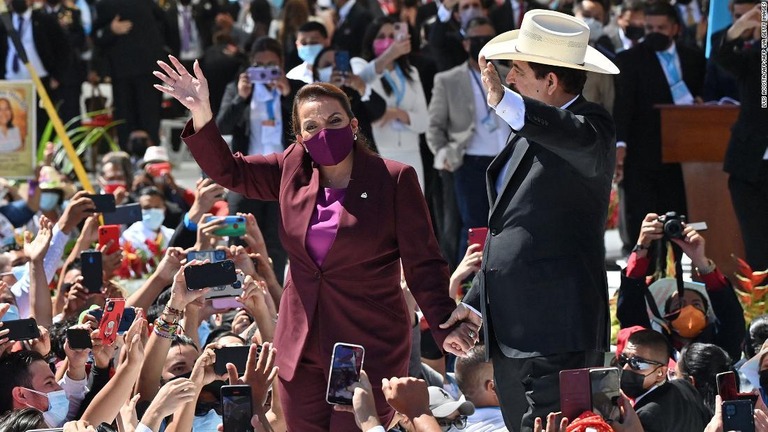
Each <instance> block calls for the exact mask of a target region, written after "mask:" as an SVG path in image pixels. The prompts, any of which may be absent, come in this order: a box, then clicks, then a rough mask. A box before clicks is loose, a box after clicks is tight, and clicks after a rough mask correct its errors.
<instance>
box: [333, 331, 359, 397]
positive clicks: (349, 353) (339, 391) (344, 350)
mask: <svg viewBox="0 0 768 432" xmlns="http://www.w3.org/2000/svg"><path fill="white" fill-rule="evenodd" d="M364 356H365V348H363V347H362V346H360V345H353V344H345V343H337V344H336V345H334V346H333V357H331V373H330V374H329V377H328V390H327V392H326V396H325V400H327V401H328V403H330V404H334V405H352V395H353V393H352V391H350V389H349V386H351V385H352V384H354V383H356V382H358V381H360V371H361V370H362V369H363V357H364Z"/></svg>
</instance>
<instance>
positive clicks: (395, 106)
mask: <svg viewBox="0 0 768 432" xmlns="http://www.w3.org/2000/svg"><path fill="white" fill-rule="evenodd" d="M707 7H708V5H707V4H706V3H704V4H702V2H701V1H700V0H687V1H684V0H676V1H673V2H672V3H671V4H670V3H668V2H667V1H666V0H644V1H642V0H624V1H623V2H619V3H618V4H614V3H612V2H610V1H608V0H566V1H552V2H550V1H547V0H524V1H523V0H521V1H517V0H497V1H485V0H444V1H442V2H439V1H423V2H419V1H416V0H402V1H392V0H379V1H374V0H311V1H310V0H287V1H285V2H283V1H282V0H241V1H239V2H232V1H221V0H93V1H87V0H78V1H76V2H75V1H73V0H44V1H39V0H11V1H10V2H9V9H10V16H11V24H12V25H13V27H14V29H15V30H16V31H17V32H18V33H19V35H20V36H21V41H22V43H23V44H24V47H25V49H26V51H27V54H28V56H29V59H30V63H31V64H32V65H33V66H34V67H35V69H36V70H37V73H38V74H39V75H40V77H41V78H42V81H43V84H44V85H45V86H46V88H47V90H48V91H49V92H50V94H51V96H52V98H53V100H54V103H55V104H56V105H57V107H58V111H59V114H60V115H61V117H62V119H63V120H64V121H65V122H66V121H68V120H70V119H73V118H74V117H76V116H77V115H78V114H79V113H80V99H81V97H82V96H92V95H82V91H83V88H86V87H87V86H86V87H83V85H82V84H83V83H84V82H90V83H91V84H92V85H95V84H98V83H108V84H109V85H111V88H112V90H113V96H114V111H113V114H114V117H115V118H116V119H120V120H124V122H123V123H121V124H120V125H119V126H118V127H117V128H118V129H117V135H118V143H119V145H120V147H121V151H112V152H109V153H106V154H103V155H99V161H98V163H97V164H96V172H95V173H93V174H94V176H95V179H96V182H95V184H96V186H97V189H98V190H97V191H96V192H97V193H98V194H107V195H112V196H113V197H114V201H115V204H116V206H117V207H116V208H115V209H114V210H113V209H106V210H105V209H103V208H101V203H100V200H99V199H98V198H97V197H94V196H93V195H90V194H88V193H87V192H86V191H84V190H81V189H82V187H80V185H78V183H77V182H76V181H75V179H74V178H69V177H68V176H65V175H62V174H61V173H60V168H61V167H57V166H56V164H55V163H54V158H53V155H54V153H55V148H54V147H53V145H51V144H48V145H46V146H45V147H44V148H43V149H42V151H41V152H40V155H41V156H42V157H41V159H40V161H39V166H37V168H36V170H35V176H34V178H30V179H26V180H24V179H21V180H20V179H7V178H3V173H0V246H2V252H1V253H0V376H2V377H3V379H2V380H0V432H4V431H8V432H11V431H26V430H30V429H45V428H63V430H64V431H86V430H94V431H95V430H99V431H102V430H105V431H106V430H122V431H142V432H146V431H163V430H178V431H194V432H207V431H216V430H222V429H223V430H224V431H225V432H228V431H230V430H233V431H234V430H257V431H301V432H304V431H329V430H330V431H354V430H363V431H369V432H383V431H390V430H392V431H398V430H400V431H439V430H442V431H448V430H450V431H454V430H466V431H505V430H511V431H512V430H514V431H526V432H529V431H537V432H538V431H547V432H564V431H587V430H598V431H610V430H613V431H633V432H634V431H665V432H666V431H686V432H687V431H695V432H701V431H708V432H715V431H724V430H727V429H724V427H727V421H726V423H725V424H726V426H724V419H727V418H728V417H729V416H730V415H731V414H727V415H726V414H724V413H723V408H722V407H723V399H722V398H721V396H720V395H719V394H718V393H719V392H718V382H719V381H718V374H722V373H725V372H734V373H735V374H734V376H735V383H736V386H737V387H736V388H737V391H738V392H739V395H740V397H741V398H743V399H745V400H750V401H752V405H750V406H751V408H750V413H749V416H748V417H749V419H751V421H752V422H753V423H754V427H755V430H758V431H768V407H766V403H767V402H768V357H765V354H767V353H768V344H766V345H764V343H765V342H766V339H768V316H767V315H763V316H758V317H755V318H754V319H752V320H751V321H749V322H747V321H745V314H744V309H743V307H742V304H741V303H740V302H739V299H738V298H737V295H736V293H735V291H734V287H733V283H732V281H731V280H730V279H729V278H728V277H727V275H725V274H723V273H722V272H721V271H720V270H719V269H718V267H717V264H716V263H715V262H713V261H712V260H711V259H710V258H709V257H708V255H707V251H706V242H705V239H704V237H703V235H702V233H700V232H697V231H696V230H695V229H694V227H693V226H687V225H686V224H685V222H684V220H683V221H682V222H681V224H680V229H679V231H678V232H674V233H671V232H670V231H669V230H668V227H667V224H666V222H667V221H668V220H670V219H672V220H673V222H674V220H676V219H675V218H676V217H677V216H676V215H684V214H686V212H687V208H686V207H687V206H686V197H685V184H684V181H683V177H682V171H681V167H680V165H679V164H670V163H664V162H663V161H662V157H661V143H660V140H661V131H660V129H661V126H660V122H659V113H658V109H657V108H656V106H657V105H658V104H681V105H682V104H694V103H703V102H708V101H711V100H720V99H721V98H723V97H726V96H727V97H729V98H732V99H734V100H741V101H742V105H741V110H740V114H739V118H738V120H737V122H736V124H735V126H734V128H733V131H732V138H731V142H730V143H729V147H728V151H727V154H726V162H725V168H724V169H725V170H726V172H728V174H729V175H730V178H729V189H730V191H731V195H732V201H733V206H734V208H735V210H736V215H737V218H738V221H739V227H740V229H741V236H742V237H743V238H744V242H745V246H746V254H747V256H746V258H747V261H748V262H749V263H750V264H752V266H753V267H754V268H757V269H763V268H765V267H768V246H767V245H768V224H767V223H766V222H765V221H767V220H768V139H766V136H768V134H766V132H765V129H764V128H765V127H768V126H766V125H768V116H767V115H766V113H768V111H766V110H760V108H759V106H758V103H759V101H758V100H757V95H758V93H759V89H758V88H757V85H758V83H759V79H758V75H757V70H758V68H759V63H758V62H759V54H758V52H759V47H760V39H759V38H760V22H761V21H760V20H761V14H760V9H759V5H758V4H757V3H756V2H755V1H754V0H731V2H730V4H729V7H730V12H731V14H732V21H733V22H732V24H731V25H730V26H729V27H727V28H726V29H723V30H722V31H720V32H718V33H716V34H715V35H714V37H713V38H712V39H711V40H708V39H707V38H706V33H707V32H706V26H707ZM0 40H4V41H6V40H7V41H8V43H6V44H0V53H2V54H4V58H3V63H2V64H3V67H2V69H0V70H1V71H2V73H3V78H5V79H7V80H17V79H28V78H29V75H28V72H27V71H26V70H25V69H24V68H23V67H21V68H20V67H19V59H18V53H17V52H16V49H15V48H14V46H13V44H12V43H10V38H9V37H8V36H7V29H5V28H0ZM707 47H709V48H710V49H711V52H712V54H711V56H710V58H709V59H706V58H705V57H704V54H703V49H704V48H707ZM3 101H6V100H5V99H2V98H0V113H4V112H5V114H4V115H5V117H4V120H2V122H3V124H2V125H0V126H2V128H4V129H5V132H4V134H5V136H6V137H7V136H8V135H9V134H11V133H12V132H13V130H14V129H15V126H14V124H13V122H12V120H13V113H12V112H10V111H11V110H9V109H5V110H4V109H3V107H2V102H3ZM6 102H7V101H6ZM6 105H8V106H10V105H9V104H6ZM189 116H191V120H190V121H189V122H188V123H187V124H186V126H185V128H184V129H183V131H182V133H181V140H182V141H183V144H182V145H183V146H186V148H188V149H189V152H190V153H191V155H192V156H193V157H194V159H195V161H196V163H197V165H198V166H199V167H200V170H201V171H202V176H201V178H200V179H198V180H197V182H196V184H195V186H194V187H193V188H186V187H184V186H182V185H179V184H178V183H177V181H176V179H175V176H177V174H178V173H175V172H174V170H176V169H178V167H177V166H174V164H173V162H174V161H173V160H172V157H170V156H169V150H170V148H169V147H170V144H169V143H162V144H163V145H159V144H161V140H160V122H161V119H162V118H177V117H189ZM37 122H38V123H37V128H38V130H39V131H42V130H43V129H44V128H45V124H46V122H47V116H46V115H45V114H44V112H43V111H42V110H40V113H39V115H38V116H37ZM0 132H2V131H0ZM3 139H6V138H3ZM8 139H10V138H8ZM612 188H613V189H618V190H619V195H620V199H621V205H620V206H619V207H620V212H621V217H620V219H621V221H622V230H621V231H622V237H623V238H622V239H623V241H624V249H625V252H626V256H627V266H626V268H624V269H623V270H622V272H621V286H620V288H619V290H618V292H617V294H616V296H617V301H616V309H615V312H614V314H615V315H614V316H611V313H610V311H609V298H608V287H607V282H606V273H605V260H604V254H605V252H604V243H603V234H604V229H605V223H606V222H605V221H606V220H607V218H608V215H607V213H608V208H609V199H610V197H611V189H612ZM672 212H674V213H672ZM118 213H119V214H120V217H119V218H117V219H115V218H116V217H117V216H116V215H117V214H118ZM227 216H236V217H237V219H236V222H234V225H233V222H231V220H228V219H226V217H227ZM110 221H111V222H110ZM238 224H239V225H238ZM480 227H484V228H487V230H488V234H487V236H486V238H485V242H484V244H483V245H478V244H473V243H472V241H471V239H470V238H468V231H469V229H470V228H472V229H476V228H480ZM112 234H114V235H112ZM736 234H737V233H734V235H736ZM683 255H685V256H686V257H688V258H689V259H690V261H691V263H692V268H693V272H692V273H693V276H694V279H695V280H696V281H691V280H684V277H683V271H682V270H683V269H682V265H681V262H682V258H683ZM94 256H98V257H99V260H100V265H99V266H98V267H94V266H93V265H92V264H93V261H92V260H93V257H94ZM214 261H231V262H232V264H233V266H234V268H235V272H236V275H237V282H236V283H235V284H233V285H232V286H231V287H230V286H227V287H224V288H222V287H207V288H205V289H200V290H199V289H192V288H190V286H195V285H197V282H198V281H192V280H187V277H188V276H187V275H190V274H193V273H194V270H195V269H194V267H196V266H206V265H209V264H210V263H211V262H214ZM94 268H95V270H94ZM190 269H191V270H190ZM94 271H95V274H94ZM198 274H199V273H198ZM760 274H761V273H759V272H756V273H754V274H753V278H760ZM94 279H95V280H96V282H94ZM753 282H754V284H755V285H756V286H757V285H760V284H761V283H762V284H764V283H765V282H764V281H759V280H757V281H753ZM188 283H190V284H189V285H188ZM220 289H227V290H229V289H233V290H234V291H236V292H237V294H236V297H235V296H234V294H233V295H232V296H230V297H227V298H226V299H225V301H220V300H222V299H221V298H216V296H215V295H214V294H215V291H216V290H220ZM116 301H117V302H116ZM123 303H124V311H125V312H124V313H123V315H125V316H130V317H131V320H128V321H127V322H126V323H125V325H124V326H122V325H120V328H119V329H118V331H117V333H118V334H117V335H116V336H115V335H114V334H113V330H115V329H114V328H111V327H108V326H107V325H105V323H107V320H106V318H108V317H109V316H110V314H111V312H113V308H114V307H115V304H120V305H121V307H122V305H123ZM129 311H130V312H129ZM30 318H31V319H33V321H24V320H28V319H30ZM612 318H615V319H616V320H617V321H618V324H619V331H618V335H615V336H616V339H615V341H614V342H613V343H612V342H611V340H610V339H609V333H610V320H611V319H612ZM112 324H114V325H115V326H118V325H119V324H118V323H117V322H115V323H112ZM22 325H23V326H24V327H23V328H22V327H21V326H22ZM78 332H80V334H81V335H82V334H85V335H86V336H84V339H83V338H81V339H80V340H78V339H77V338H76V337H75V335H76V334H77V333H78ZM339 342H341V343H347V344H354V345H360V346H362V347H363V348H364V350H365V359H364V361H363V362H362V370H361V371H359V380H358V382H357V383H355V384H354V385H352V386H350V387H349V388H346V389H336V390H337V391H335V393H334V395H333V396H334V397H335V396H339V397H341V396H351V398H350V403H349V404H348V405H347V404H341V405H338V404H329V403H328V397H329V396H330V393H329V392H330V388H331V386H329V384H328V383H329V379H330V375H331V374H330V372H329V370H330V366H331V365H332V360H331V357H332V353H333V352H334V345H335V344H336V343H339ZM73 345H76V346H74V347H73ZM614 346H615V349H614ZM228 347H250V348H249V349H246V348H243V350H247V359H246V358H245V354H243V356H244V357H243V359H242V360H243V363H242V364H241V365H239V366H238V365H235V364H234V363H228V364H226V370H222V369H221V365H219V364H218V363H219V362H220V360H221V359H219V362H217V356H220V357H222V356H224V353H225V352H226V350H225V348H228ZM240 352H241V353H245V351H240ZM228 360H232V359H231V358H228ZM599 367H614V368H617V369H618V370H619V371H620V381H619V387H618V388H617V389H616V391H619V390H620V393H617V396H616V397H614V398H613V399H612V400H611V404H612V406H613V407H615V410H613V411H612V414H609V415H606V414H605V413H594V412H589V410H586V411H587V412H584V413H583V414H581V415H578V416H572V417H574V418H566V416H565V415H563V413H562V412H561V403H563V406H564V402H563V400H561V396H562V395H563V392H564V391H570V390H573V389H569V388H566V387H561V385H560V383H561V380H560V376H559V373H560V372H561V371H563V370H575V369H581V368H599ZM238 368H239V369H240V370H239V369H238ZM349 372H350V371H348V370H347V371H345V373H349ZM227 385H240V386H245V387H247V388H249V389H250V390H249V393H250V400H251V402H252V404H251V406H250V410H246V411H249V412H250V414H248V415H247V416H246V417H248V418H247V419H246V421H244V422H237V419H235V417H237V416H235V415H231V416H230V415H228V414H227V413H230V412H235V411H237V412H241V413H242V412H244V411H243V410H242V409H240V411H238V410H234V411H233V410H231V409H230V404H231V403H232V400H230V399H227V400H225V397H224V396H223V394H224V392H225V391H226V387H224V386H227ZM587 387H588V385H587ZM738 387H741V388H740V390H739V389H738ZM222 389H225V390H222ZM588 390H589V389H586V390H585V391H588ZM241 408H242V407H241ZM228 418H229V424H228ZM235 422H237V424H238V426H237V428H235V429H233V426H232V424H234V423H235ZM222 425H223V426H222Z"/></svg>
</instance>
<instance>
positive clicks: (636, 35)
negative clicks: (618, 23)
mask: <svg viewBox="0 0 768 432" xmlns="http://www.w3.org/2000/svg"><path fill="white" fill-rule="evenodd" d="M624 36H626V37H627V39H630V40H633V41H637V40H640V39H642V38H643V36H645V28H644V27H642V26H633V25H628V26H627V28H626V29H624Z"/></svg>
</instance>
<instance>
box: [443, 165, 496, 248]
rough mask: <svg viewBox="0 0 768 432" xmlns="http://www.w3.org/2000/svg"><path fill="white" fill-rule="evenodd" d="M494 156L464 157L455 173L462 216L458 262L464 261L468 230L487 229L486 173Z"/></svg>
mask: <svg viewBox="0 0 768 432" xmlns="http://www.w3.org/2000/svg"><path fill="white" fill-rule="evenodd" d="M493 159H494V156H469V155H467V156H464V163H463V164H462V165H461V166H460V167H459V169H457V170H456V171H454V172H453V181H454V183H453V184H454V188H455V189H454V190H455V192H456V204H457V205H458V207H459V213H460V214H461V236H460V237H459V249H458V251H457V252H458V256H457V259H458V261H457V262H461V260H462V259H464V253H465V252H466V250H467V230H468V229H470V228H477V227H487V226H488V213H489V212H490V210H491V209H490V205H489V204H488V194H487V193H486V184H485V172H486V170H488V165H490V164H491V162H492V161H493Z"/></svg>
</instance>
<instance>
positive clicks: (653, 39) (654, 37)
mask: <svg viewBox="0 0 768 432" xmlns="http://www.w3.org/2000/svg"><path fill="white" fill-rule="evenodd" d="M644 43H645V44H646V45H648V46H649V47H650V48H651V49H652V50H654V51H664V50H665V49H667V48H669V46H670V45H671V44H672V38H670V37H669V36H667V35H665V34H661V33H655V32H654V33H648V34H647V35H645V42H644Z"/></svg>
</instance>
